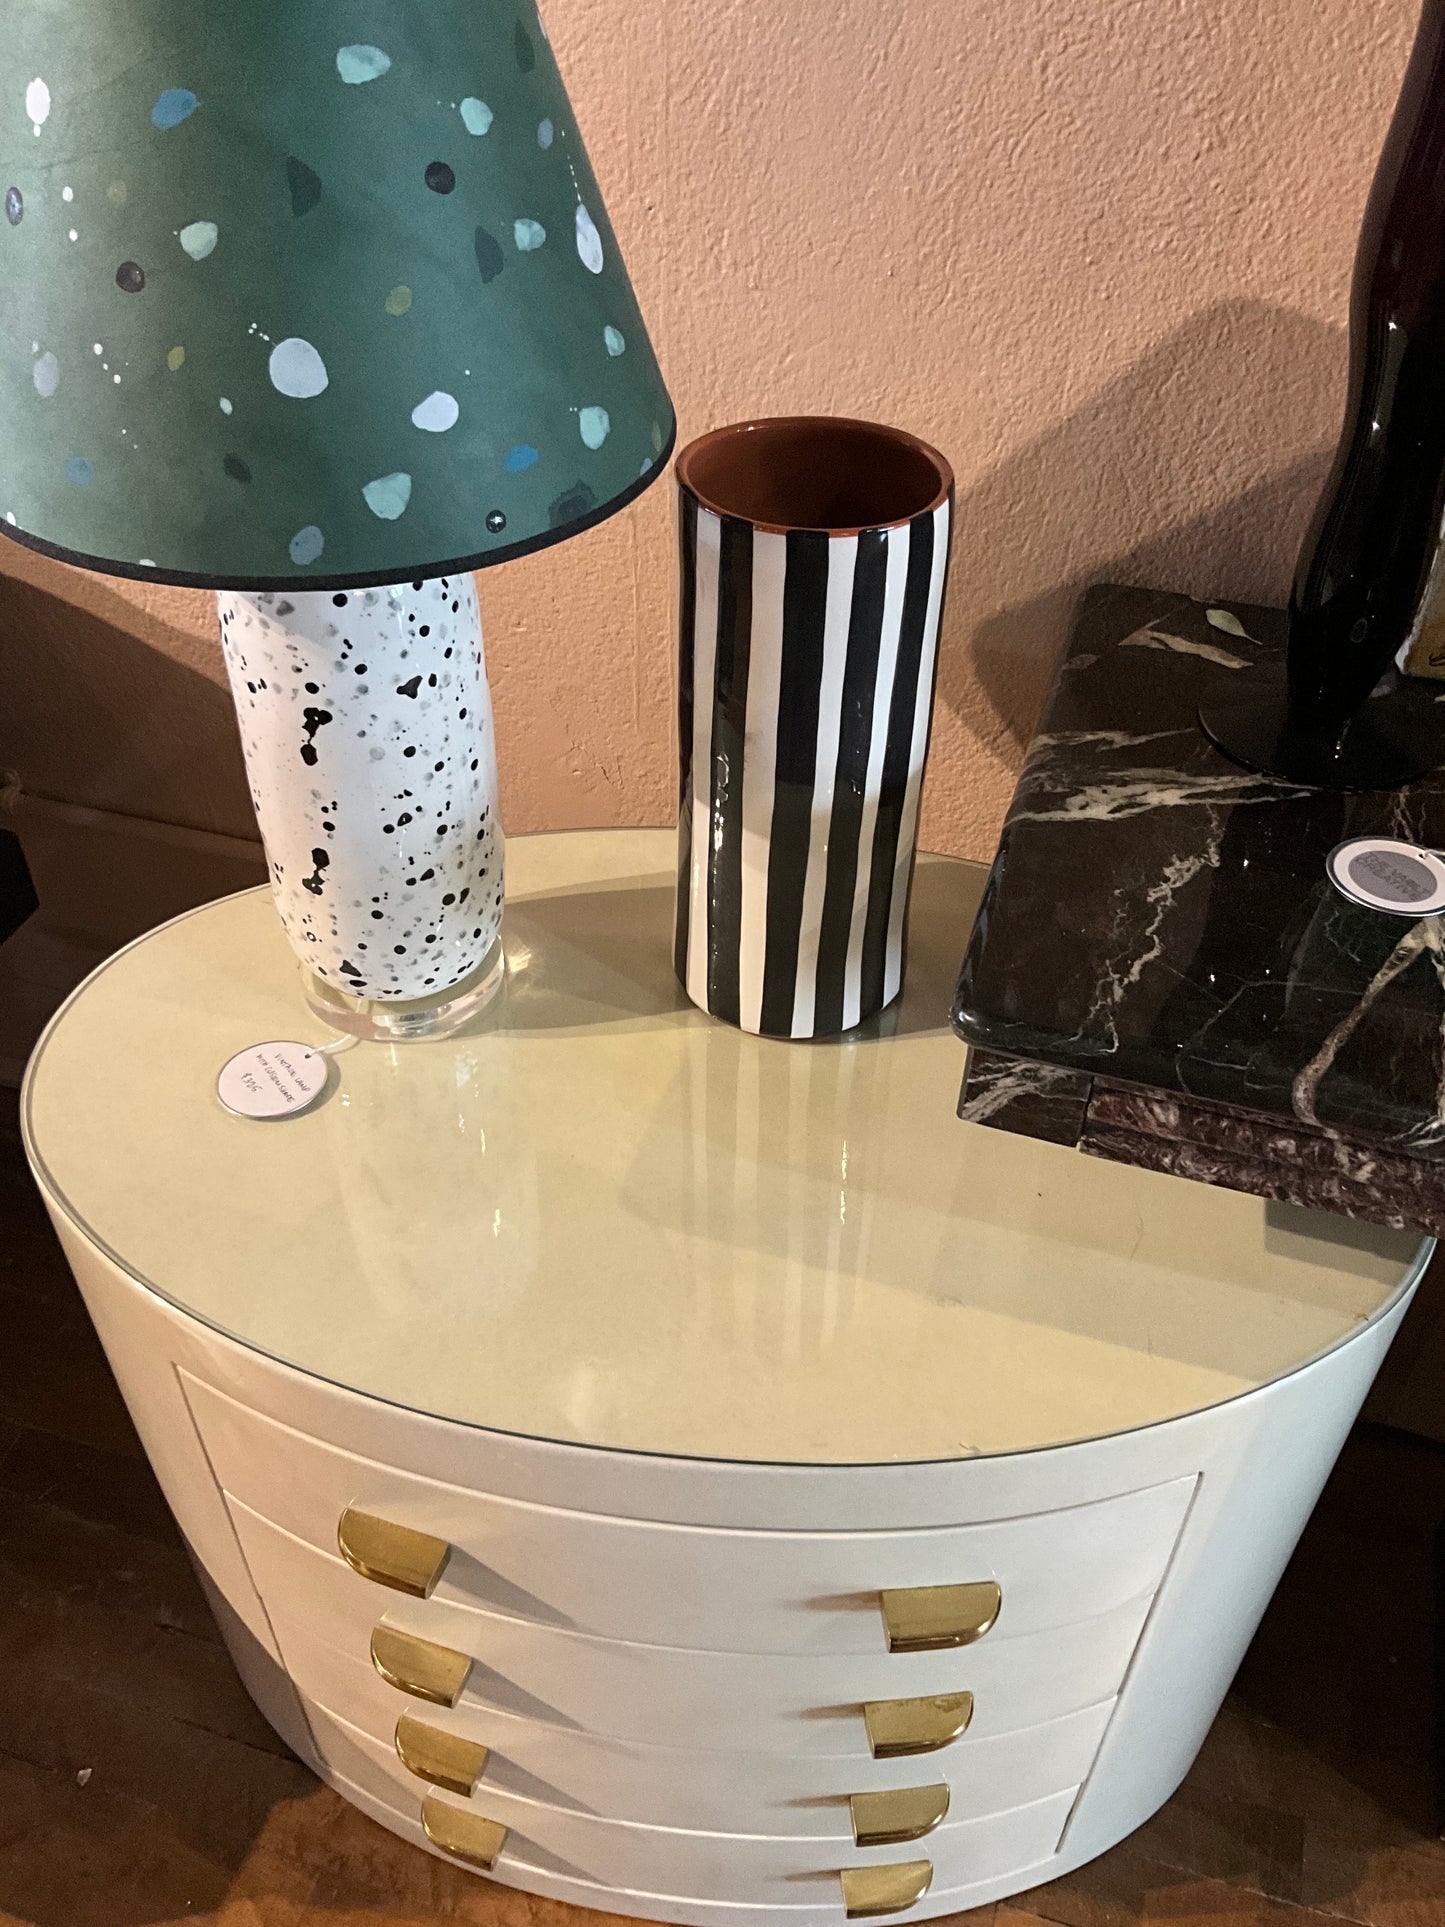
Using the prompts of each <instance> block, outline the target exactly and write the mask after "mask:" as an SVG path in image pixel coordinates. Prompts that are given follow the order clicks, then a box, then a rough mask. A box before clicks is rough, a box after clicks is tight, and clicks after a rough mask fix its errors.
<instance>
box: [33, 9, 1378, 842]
mask: <svg viewBox="0 0 1445 1927" xmlns="http://www.w3.org/2000/svg"><path fill="white" fill-rule="evenodd" d="M1414 13H1415V5H1414V0H1268V3H1267V4H1262V0H1213V3H1212V4H1210V5H1204V4H1196V3H1195V0H1050V3H1049V4H1048V5H1044V4H1041V0H894V4H892V5H889V4H880V0H827V4H826V5H825V4H823V0H791V3H790V4H772V5H768V6H763V5H759V4H757V0H549V4H548V6H547V17H548V22H549V26H550V28H551V34H552V39H553V41H554V44H555V46H556V48H557V52H558V56H559V58H560V60H561V62H562V66H563V71H564V73H565V75H566V76H567V78H568V81H569V84H570V87H571V91H572V95H573V99H574V102H575V104H576V106H577V110H578V114H579V117H580V119H581V122H582V125H583V130H584V132H585V134H586V136H587V139H588V142H589V145H590V148H591V151H592V156H593V160H594V162H595V164H596V168H597V172H598V175H599V177H600V178H601V180H602V182H603V185H604V190H605V192H606V196H607V200H608V203H609V206H610V209H611V213H612V217H613V221H614V224H615V226H616V228H617V230H618V232H619V234H620V236H621V238H622V241H623V244H624V247H625V249H626V251H627V254H628V257H629V261H630V264H631V268H632V272H633V277H634V280H635V282H636V284H637V288H638V292H639V295H640V298H641V300H642V304H643V308H644V311H645V312H646V314H647V315H648V317H649V320H650V322H651V325H652V329H653V333H654V338H655V340H656V342H657V346H658V349H659V353H660V355H661V358H662V361H663V365H664V368H665V369H666V371H667V373H668V376H669V378H670V381H671V384H672V387H673V392H674V395H675V397H676V400H677V403H678V408H679V413H680V416H681V423H682V432H683V434H684V435H685V436H687V435H691V434H694V433H696V432H698V431H699V430H701V429H703V428H706V427H709V426H712V425H715V424H717V423H719V422H722V421H725V420H730V419H736V418H737V417H739V416H743V415H746V414H750V413H755V412H769V413H771V412H789V413H791V412H804V411H815V410H816V411H828V410H833V411H838V412H846V413H849V414H862V415H873V416H877V417H879V418H882V419H885V420H890V421H896V422H899V423H901V424H903V425H905V426H907V427H908V428H911V429H913V430H916V431H917V432H918V433H920V434H923V435H925V436H927V437H929V438H930V439H931V440H933V441H936V442H937V443H938V444H939V445H940V446H941V447H942V448H943V449H944V450H945V452H946V453H947V454H948V456H949V457H950V459H951V460H952V462H953V464H954V467H955V469H956V471H957V473H958V478H959V513H958V537H957V549H956V554H955V563H954V572H953V587H952V595H951V606H950V609H949V612H948V618H947V623H946V633H945V648H944V657H943V664H942V671H941V680H940V693H939V711H938V717H937V724H936V729H935V736H934V751H933V766H932V774H931V779H930V786H929V790H928V794H927V803H926V811H925V826H924V833H925V838H926V840H927V841H928V842H929V843H931V844H932V845H933V846H934V847H939V848H945V849H950V850H955V851H960V852H965V853H971V854H975V855H987V854H988V853H989V852H990V851H991V849H992V846H993V841H994V838H995V835H996V831H997V827H998V823H999V819H1000V817H1001V814H1002V811H1003V809H1004V806H1005V804H1006V803H1007V800H1008V795H1009V792H1010V789H1011V787H1012V781H1013V775H1014V772H1015V770H1016V768H1017V764H1018V760H1019V755H1020V744H1021V741H1022V740H1023V739H1025V738H1026V737H1027V734H1028V731H1029V728H1030V725H1031V723H1032V720H1033V716H1034V713H1035V710H1036V706H1037V703H1038V700H1039V697H1040V695H1041V692H1042V687H1043V683H1044V680H1045V678H1046V676H1047V671H1048V664H1049V662H1050V659H1051V657H1052V654H1053V652H1054V650H1055V649H1056V647H1057V645H1058V643H1059V641H1060V639H1061V635H1062V632H1063V625H1064V623H1065V620H1066V617H1067V613H1068V610H1069V607H1070V605H1071V601H1072V598H1073V596H1074V595H1075V593H1076V591H1077V589H1078V588H1079V586H1081V585H1082V584H1084V583H1086V582H1089V581H1091V580H1097V579H1100V578H1103V577H1111V576H1112V577H1116V578H1118V577H1123V578H1128V579H1133V580H1138V581H1153V582H1168V583H1170V584H1172V585H1175V586H1179V587H1183V588H1186V589H1192V590H1196V591H1198V592H1201V593H1212V594H1217V595H1233V596H1259V597H1279V596H1281V595H1282V594H1283V592H1284V589H1285V586H1286V584H1287V581H1288V575H1289V570H1290V567H1291V564H1292V560H1293V554H1294V549H1295V546H1296V544H1297V542H1298V538H1299V531H1300V527H1301V523H1302V520H1303V518H1304V516H1305V514H1306V513H1307V511H1308V508H1309V505H1310V501H1311V498H1312V496H1313V493H1314V491H1315V489H1316V488H1317V486H1318V482H1319V477H1320V474H1321V468H1322V462H1323V459H1324V454H1325V451H1326V449H1327V446H1328V444H1329V443H1330V442H1331V441H1332V440H1333V436H1334V433H1335V429H1336V425H1337V421H1338V414H1339V408H1340V391H1341V380H1342V373H1343V366H1344V333H1343V326H1344V318H1345V308H1346V294H1347V285H1348V276H1349V268H1350V260H1351V255H1352V251H1353V246H1354V238H1355V233H1356V230H1357V226H1358V222H1359V217H1360V212H1361V209H1362V206H1363V201H1364V196H1365V192H1366V189H1367V186H1368V182H1369V176H1370V172H1371V170H1372V167H1373V164H1374V159H1375V155H1376V153H1377V151H1378V148H1379V144H1380V141H1381V138H1382V136H1383V132H1384V128H1385V123H1386V120H1387V118H1388V114H1389V111H1390V107H1391V104H1392V102H1393V99H1394V95H1395V91H1396V89H1397V87H1398V83H1399V78H1400V74H1401V71H1402V68H1403V64H1404V60H1405V55H1406V51H1407V45H1408V40H1409V35H1410V32H1411V30H1412V27H1413V21H1414ZM671 518H672V505H671V501H670V492H669V490H668V489H667V488H665V487H659V488H657V489H654V490H653V491H652V493H651V494H650V495H648V496H647V497H645V498H644V499H643V501H642V502H641V503H640V504H639V505H638V506H636V507H635V508H634V509H632V510H631V511H629V512H628V513H626V514H624V515H622V516H620V517H618V518H616V519H615V520H614V521H612V522H611V523H610V524H608V525H607V526H605V527H604V528H602V529H599V530H597V531H595V532H593V533H592V534H590V535H588V536H585V537H583V538H581V539H580V540H578V541H576V542H573V543H569V544H566V545H564V546H563V547H562V548H560V549H557V550H553V551H552V552H550V553H549V554H546V555H544V556H540V557H537V558H534V559H532V560H530V561H526V562H522V563H518V564H515V565H513V566H511V567H509V568H506V569H502V570H498V571H494V572H492V574H491V575H489V576H487V577H484V578H483V581H482V591H483V608H484V615H485V619H486V622H487V629H488V640H489V650H490V657H491V664H492V671H493V680H494V686H495V692H496V700H497V708H498V721H499V739H500V744H501V755H502V763H503V776H504V782H505V815H506V819H507V821H508V823H509V825H510V826H511V827H513V828H516V829H522V828H529V827H535V826H540V825H548V824H570V823H605V822H636V821H649V820H650V821H659V820H662V819H664V818H666V817H668V816H669V815H670V814H671V809H672V788H673V779H672V767H673V750H672V743H671V682H672V669H671V665H672V655H673V647H674V644H673V634H672V625H673V619H674V618H673V586H672V554H671V543H672V532H671V531H672V521H671ZM0 569H3V570H4V571H5V572H6V577H8V579H5V578H0V622H3V625H4V628H3V632H0V633H3V641H4V647H5V650H6V652H7V653H8V654H9V655H10V657H11V663H12V675H13V681H12V688H17V689H18V688H19V686H20V683H19V677H18V675H14V664H15V661H16V659H17V657H18V656H19V655H20V654H21V653H22V652H25V651H27V650H28V651H29V652H30V656H31V661H32V663H33V666H34V667H35V668H36V669H38V670H40V671H41V672H42V680H43V679H44V678H46V677H48V678H49V679H50V681H51V683H52V684H53V685H54V686H53V687H52V688H51V689H50V690H49V692H47V691H46V690H45V689H44V688H43V687H41V688H39V689H37V686H36V684H35V680H34V677H33V676H30V677H28V678H27V680H26V683H25V694H24V697H23V704H22V710H21V711H17V710H16V709H15V708H14V705H13V704H12V706H11V716H10V721H9V723H8V724H7V725H5V726H4V728H3V732H0V733H3V736H4V740H3V741H0V761H5V760H9V761H12V762H15V761H18V762H19V763H20V764H21V767H22V774H23V775H25V776H26V778H27V780H29V781H30V782H31V783H32V785H34V786H36V787H40V788H45V789H48V790H50V791H51V792H52V793H57V792H58V793H63V794H67V795H69V796H71V797H72V798H74V799H75V800H80V801H87V802H96V803H102V804H109V805H110V806H111V807H116V808H122V809H129V810H132V811H136V812H139V813H141V814H149V815H154V814H160V815H163V816H166V817H168V818H169V819H170V820H174V821H181V822H190V823H194V824H198V825H200V826H202V827H209V828H219V829H237V828H243V827H245V818H246V807H247V806H246V803H245V797H244V791H243V789H242V788H241V786H240V784H239V781H238V765H237V759H236V756H235V752H234V746H233V743H232V740H231V736H230V724H229V719H228V713H227V711H226V709H225V706H224V704H223V703H219V702H218V701H217V690H216V687H215V685H217V684H218V683H219V682H220V680H221V673H222V672H221V668H220V661H219V653H218V651H217V648H216V645H215V643H214V640H213V636H212V617H211V611H210V606H209V603H208V600H207V598H205V597H203V596H200V595H197V594H192V593H189V592H182V591H174V590H162V589H145V588H138V587H134V586H132V585H126V584H118V583H111V582H105V581H100V580H97V579H87V578H84V577H80V576H77V575H74V574H73V573H72V572H70V571H67V570H65V569H62V568H60V567H58V566H54V565H51V564H46V563H40V562H38V561H36V560H35V559H34V558H30V557H19V556H16V555H15V554H13V553H10V552H8V551H7V552H6V553H5V554H4V555H0ZM77 609H79V610H82V611H88V612H89V614H88V615H84V614H77V613H76V611H77ZM17 700H18V698H17ZM27 732H28V734H27Z"/></svg>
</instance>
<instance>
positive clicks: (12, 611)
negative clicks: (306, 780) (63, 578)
mask: <svg viewBox="0 0 1445 1927" xmlns="http://www.w3.org/2000/svg"><path fill="white" fill-rule="evenodd" d="M8 559H9V558H8V557H7V558H6V560H8ZM24 566H25V567H26V568H27V572H28V570H29V569H30V568H31V567H33V566H34V564H33V561H32V559H31V558H29V557H26V558H25V559H24ZM57 573H60V571H58V570H57ZM65 573H66V574H68V572H65ZM85 591H86V596H87V599H88V600H89V601H91V602H97V601H98V602H99V603H100V605H101V607H102V608H104V607H105V605H106V604H107V603H109V602H110V601H112V600H113V601H114V605H115V610H116V615H117V618H118V620H116V621H111V620H108V619H107V618H106V616H105V615H104V614H100V613H97V612H96V611H95V610H94V609H93V608H87V607H81V606H77V605H76V604H75V603H73V602H70V601H68V600H66V599H65V598H64V596H63V595H61V594H59V593H56V591H55V590H52V589H49V588H46V587H42V586H41V585H40V584H39V583H38V582H35V581H30V580H22V579H19V578H18V577H16V576H11V575H0V768H8V769H13V770H15V771H16V772H17V773H18V775H19V777H20V780H21V782H22V784H23V785H24V787H25V789H26V790H28V791H30V792H33V793H34V794H35V795H38V796H45V797H55V798H59V799H61V800H62V801H64V802H67V803H80V804H86V805H88V806H89V807H91V808H93V809H102V810H115V811H119V812H121V813H123V814H124V815H127V816H139V817H148V818H151V819H153V820H156V821H159V822H164V823H172V824H177V825H181V826H184V827H187V828H190V829H196V830H206V831H212V832H218V833H220V834H222V835H227V836H239V837H246V838H250V839H254V838H255V837H256V835H257V830H256V819H255V816H254V815H253V813H252V810H251V798H250V792H249V790H248V789H247V785H246V777H245V770H244V767H243V765H242V761H241V743H240V736H239V734H238V731H237V728H236V721H235V712H234V711H233V709H232V706H231V698H230V693H229V691H228V690H227V689H226V687H225V686H224V683H223V682H218V681H215V680H213V679H212V677H211V676H210V675H208V674H207V673H205V671H204V670H203V669H201V668H200V667H198V666H195V665H193V664H192V663H189V662H187V661H185V660H184V657H185V656H186V655H187V654H192V655H194V653H195V651H196V644H195V641H194V638H193V637H190V636H185V635H181V634H179V633H177V634H175V635H174V636H172V635H170V634H167V636H166V637H165V638H164V643H163V645H162V643H161V642H160V641H156V642H152V641H151V640H150V639H147V638H145V637H143V636H138V635H135V634H133V633H131V632H130V629H129V628H128V627H125V626H122V623H125V624H129V625H134V623H135V622H136V619H137V611H136V608H135V606H134V605H133V604H131V603H128V602H125V601H123V600H122V599H121V598H120V597H114V598H112V597H111V596H110V595H109V593H108V591H106V590H105V589H104V588H103V587H102V585H101V584H100V583H98V582H96V581H95V580H94V579H90V580H88V581H87V582H86V584H85ZM178 658H181V659H180V660H178ZM216 663H217V667H219V652H217V654H216Z"/></svg>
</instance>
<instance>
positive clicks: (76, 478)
mask: <svg viewBox="0 0 1445 1927" xmlns="http://www.w3.org/2000/svg"><path fill="white" fill-rule="evenodd" d="M65 479H66V481H67V482H79V483H80V484H81V485H82V486H84V484H85V483H87V482H93V481H94V480H95V464H94V462H88V461H87V460H86V459H85V457H84V456H83V455H71V456H69V457H68V458H67V460H66V464H65Z"/></svg>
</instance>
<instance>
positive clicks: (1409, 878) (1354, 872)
mask: <svg viewBox="0 0 1445 1927" xmlns="http://www.w3.org/2000/svg"><path fill="white" fill-rule="evenodd" d="M1325 872H1326V875H1327V876H1328V877H1329V879H1330V882H1331V883H1333V884H1334V886H1335V888H1336V889H1337V890H1338V891H1339V893H1340V895H1341V896H1342V897H1348V898H1349V899H1350V902H1351V903H1359V904H1363V905H1364V907H1365V908H1366V909H1367V910H1384V911H1386V912H1388V914H1389V915H1390V916H1392V917H1434V916H1438V915H1439V914H1440V912H1441V911H1442V910H1445V862H1442V860H1441V859H1440V857H1438V856H1437V855H1436V854H1435V852H1434V851H1433V850H1422V849H1420V848H1419V847H1418V846H1417V845H1416V844H1414V843H1406V842H1404V841H1403V840H1402V839H1401V838H1400V837H1395V836H1356V837H1352V838H1351V839H1350V841H1349V842H1348V843H1341V844H1338V845H1337V846H1336V847H1335V848H1334V849H1333V850H1331V851H1330V853H1329V856H1328V857H1327V858H1326V859H1325Z"/></svg>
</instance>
